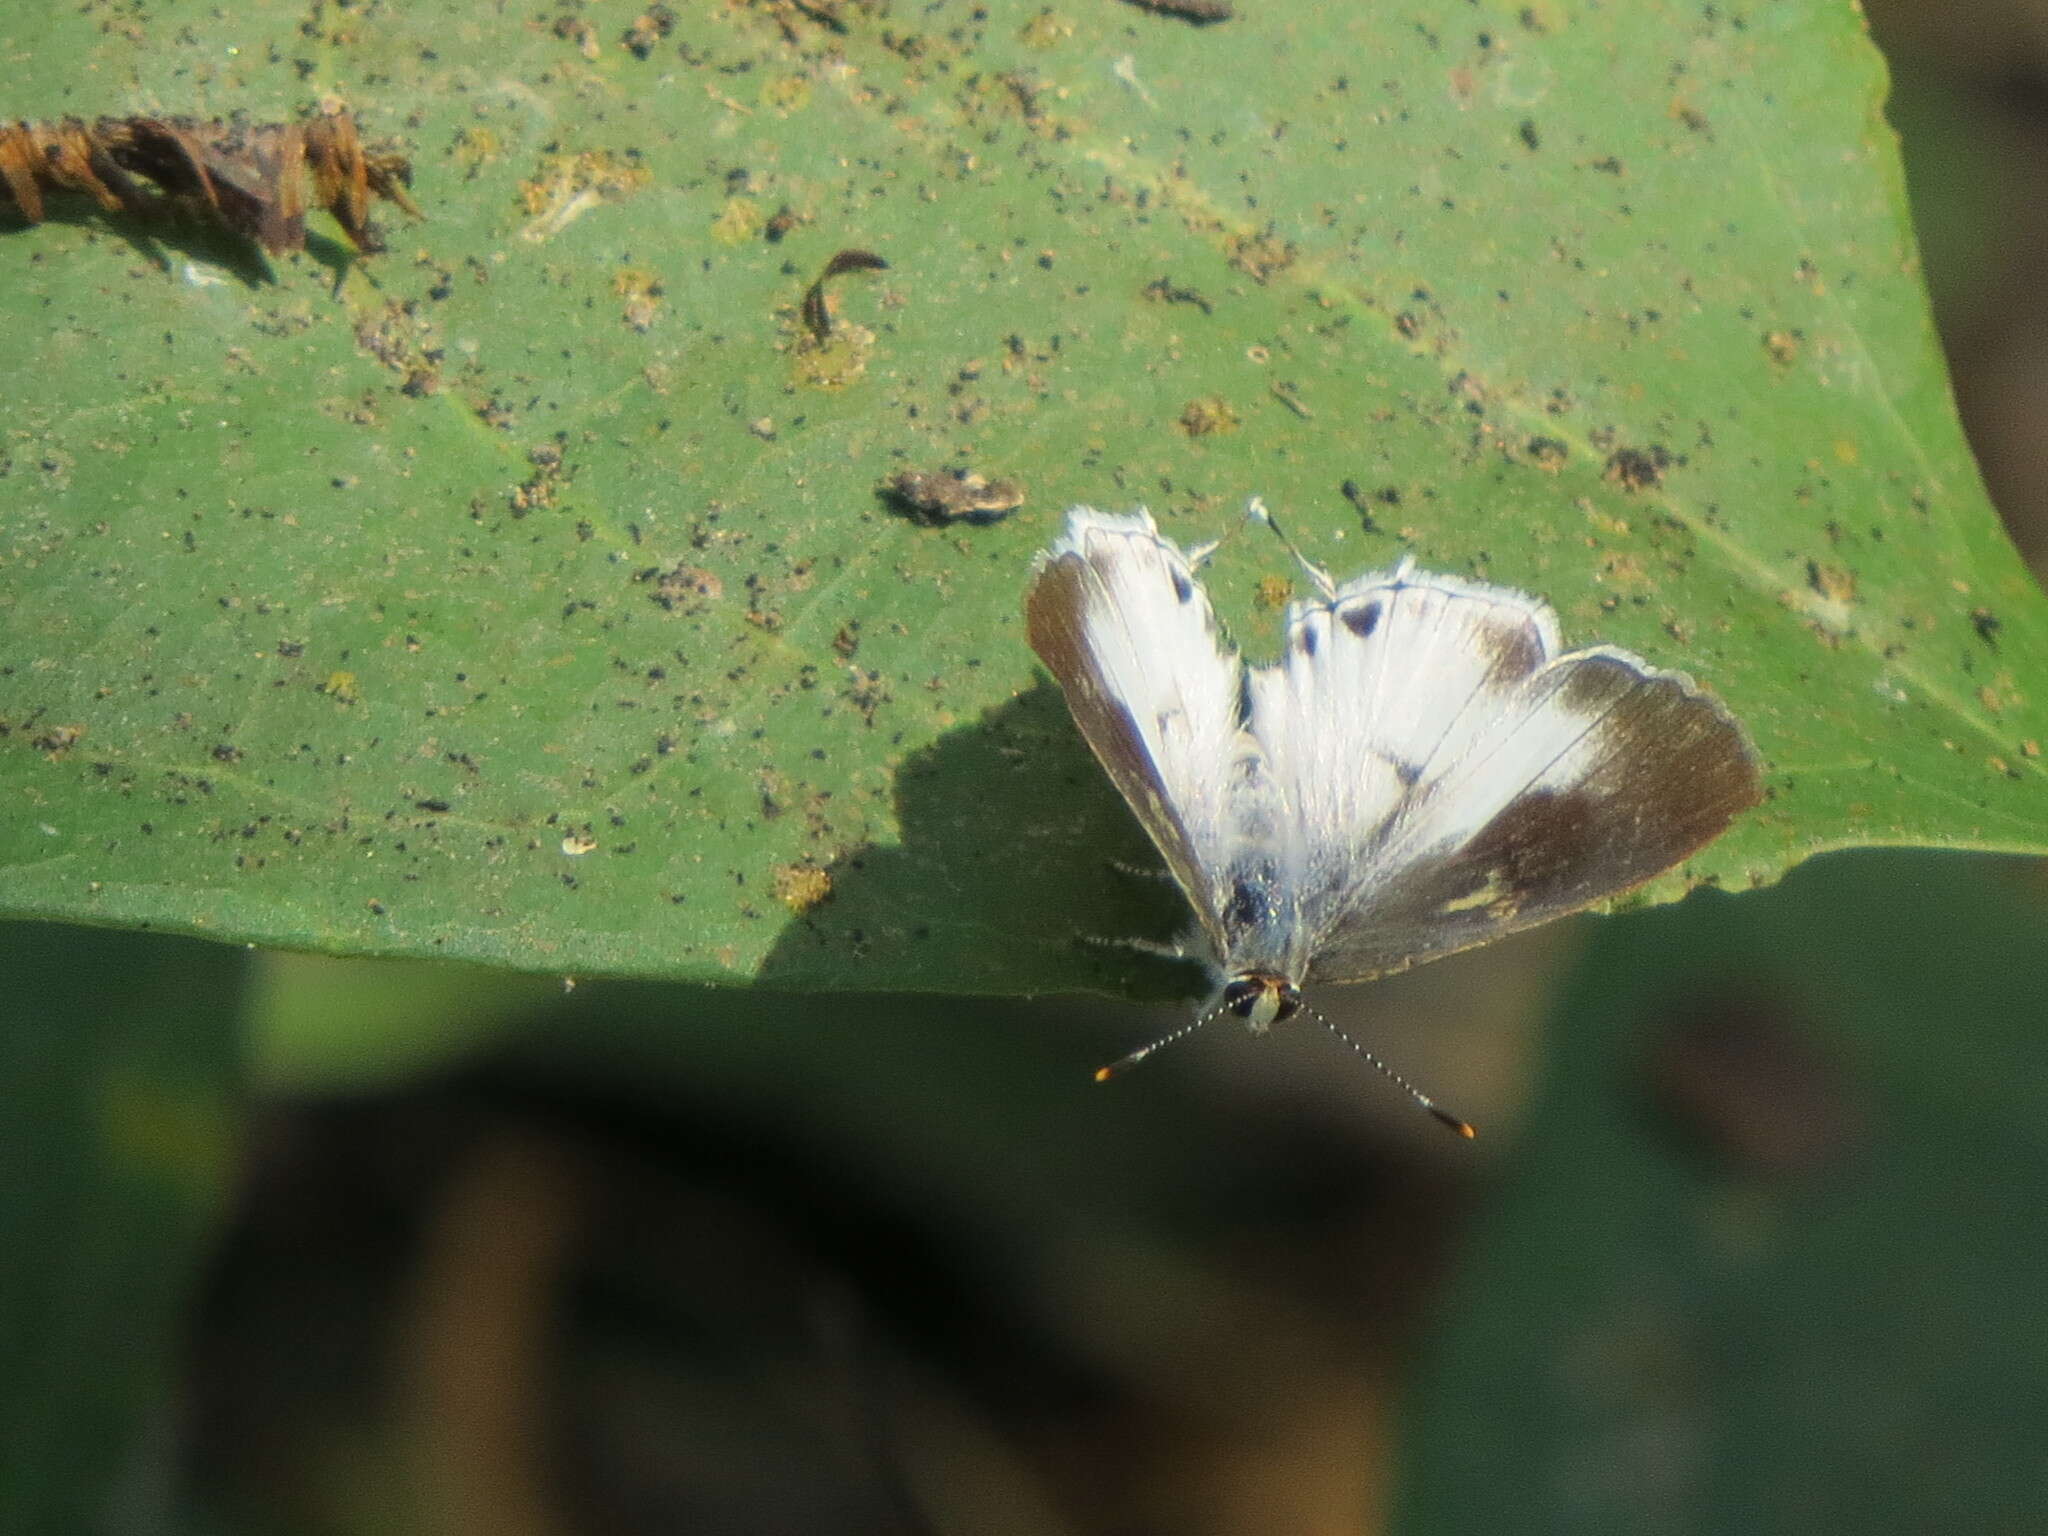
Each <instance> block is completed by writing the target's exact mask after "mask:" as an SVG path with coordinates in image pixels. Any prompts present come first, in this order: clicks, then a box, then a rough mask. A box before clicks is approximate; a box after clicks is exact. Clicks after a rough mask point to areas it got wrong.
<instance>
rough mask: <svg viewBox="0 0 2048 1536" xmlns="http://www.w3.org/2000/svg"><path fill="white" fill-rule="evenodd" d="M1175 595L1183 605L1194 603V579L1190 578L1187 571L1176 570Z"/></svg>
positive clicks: (1174, 577) (1174, 578) (1174, 573)
mask: <svg viewBox="0 0 2048 1536" xmlns="http://www.w3.org/2000/svg"><path fill="white" fill-rule="evenodd" d="M1173 595H1174V596H1175V597H1177V598H1179V599H1180V600H1181V601H1182V602H1183V603H1192V602H1193V601H1194V600H1195V583H1194V578H1193V577H1191V576H1189V575H1188V573H1187V572H1186V571H1182V570H1176V571H1174V572H1173Z"/></svg>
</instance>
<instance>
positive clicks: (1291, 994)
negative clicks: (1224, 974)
mask: <svg viewBox="0 0 2048 1536" xmlns="http://www.w3.org/2000/svg"><path fill="white" fill-rule="evenodd" d="M1221 1007H1222V1009H1223V1011H1224V1012H1225V1013H1234V1014H1236V1015H1237V1016H1238V1017H1239V1018H1240V1019H1243V1020H1244V1021H1245V1023H1246V1024H1247V1025H1249V1026H1250V1027H1251V1031H1252V1033H1253V1034H1255V1035H1263V1034H1264V1033H1265V1032H1266V1031H1267V1030H1269V1029H1271V1028H1272V1027H1273V1026H1274V1025H1275V1024H1278V1023H1281V1022H1282V1021H1283V1020H1286V1019H1289V1018H1292V1017H1293V1016H1294V1015H1295V1014H1296V1013H1298V1012H1299V1011H1300V1009H1301V988H1299V987H1297V986H1296V985H1295V984H1294V983H1293V982H1291V981H1289V980H1288V979H1287V978H1286V977H1285V976H1276V975H1274V974H1273V973H1272V972H1271V971H1246V972H1245V973H1244V974H1242V975H1239V976H1233V977H1231V978H1230V980H1228V981H1226V982H1225V983H1224V984H1223V997H1222V1002H1221Z"/></svg>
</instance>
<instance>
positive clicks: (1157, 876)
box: [1106, 859, 1173, 880]
mask: <svg viewBox="0 0 2048 1536" xmlns="http://www.w3.org/2000/svg"><path fill="white" fill-rule="evenodd" d="M1106 862H1107V863H1108V865H1109V867H1110V868H1111V869H1113V870H1115V871H1116V872H1117V873H1118V874H1120V875H1129V876H1130V877H1131V878H1132V879H1133V880H1171V879H1172V878H1173V871H1172V870H1170V869H1164V868H1161V867H1160V866H1158V865H1156V864H1127V863H1125V862H1124V861H1123V860H1122V859H1109V860H1107V861H1106Z"/></svg>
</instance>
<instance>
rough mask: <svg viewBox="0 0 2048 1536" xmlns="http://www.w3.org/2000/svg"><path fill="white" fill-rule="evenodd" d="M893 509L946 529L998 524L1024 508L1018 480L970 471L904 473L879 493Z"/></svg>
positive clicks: (878, 491)
mask: <svg viewBox="0 0 2048 1536" xmlns="http://www.w3.org/2000/svg"><path fill="white" fill-rule="evenodd" d="M876 494H877V495H879V496H880V497H881V498H882V499H883V500H884V501H885V502H887V503H888V504H889V506H890V508H891V509H892V510H894V511H896V512H899V513H901V514H902V515H903V516H905V517H907V518H909V519H911V521H913V522H918V523H923V524H925V525H926V526H927V527H931V528H942V527H944V526H945V525H946V524H948V523H973V524H977V525H978V524H984V523H997V522H1001V521H1002V520H1003V519H1004V518H1006V517H1008V516H1009V515H1010V514H1011V513H1012V512H1014V511H1016V510H1017V508H1019V507H1021V506H1023V505H1024V487H1023V486H1021V485H1019V484H1018V483H1017V482H1016V481H1015V480H1008V479H997V480H990V479H988V478H987V477H986V476H983V475H978V474H976V473H975V472H974V471H973V470H970V469H950V470H940V471H939V472H937V473H936V474H934V473H931V472H929V471H926V470H922V469H905V470H900V471H898V472H897V473H896V474H894V475H892V476H890V477H889V479H887V480H886V481H884V482H883V483H882V484H881V485H880V486H879V487H878V488H877V490H876Z"/></svg>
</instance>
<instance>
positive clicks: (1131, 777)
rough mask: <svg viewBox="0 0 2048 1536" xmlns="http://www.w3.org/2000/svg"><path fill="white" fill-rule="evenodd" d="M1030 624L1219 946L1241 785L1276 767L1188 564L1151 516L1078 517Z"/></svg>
mask: <svg viewBox="0 0 2048 1536" xmlns="http://www.w3.org/2000/svg"><path fill="white" fill-rule="evenodd" d="M1025 626H1026V630H1027V633H1028V635H1029V637H1030V641H1031V648H1032V649H1033V650H1035V651H1036V652H1037V653H1038V655H1039V658H1040V660H1042V661H1043V662H1044V663H1045V665H1046V667H1047V668H1048V669H1049V670H1050V671H1051V672H1052V675H1053V677H1054V678H1055V679H1056V680H1057V681H1058V683H1059V685H1060V688H1061V690H1062V692H1064V693H1065V695H1066V700H1067V707H1068V709H1069V710H1070V711H1071V712H1072V713H1073V716H1074V722H1075V724H1076V725H1078V726H1079V727H1080V730H1081V735H1082V737H1083V738H1084V739H1085V740H1086V741H1087V743H1088V745H1089V747H1090V748H1091V749H1093V751H1094V753H1095V756H1096V758H1097V759H1098V760H1099V761H1100V762H1101V763H1102V766H1103V768H1104V769H1105V770H1106V771H1107V772H1108V774H1109V776H1110V779H1111V781H1112V782H1114V783H1115V785H1116V787H1117V788H1118V790H1120V791H1121V792H1122V794H1123V797H1124V799H1125V800H1126V801H1127V802H1128V803H1129V805H1130V807H1131V809H1132V811H1133V812H1135V813H1136V815H1137V817H1138V820H1139V821H1140V822H1142V823H1143V824H1144V827H1145V830H1146V832H1147V833H1149V834H1150V835H1151V838H1152V841H1153V842H1154V843H1155V844H1156V845H1157V846H1158V848H1159V851H1160V853H1161V854H1163V855H1164V856H1165V859H1166V862H1167V866H1168V868H1169V869H1171V871H1172V872H1173V876H1174V878H1175V879H1176V880H1177V881H1178V882H1179V883H1180V886H1181V889H1182V890H1183V891H1184V892H1185V893H1186V895H1187V897H1188V900H1189V903H1190V904H1191V905H1192V906H1193V907H1194V909H1195V911H1196V913H1197V915H1198V916H1199V917H1200V918H1201V920H1202V923H1203V926H1204V928H1205V929H1206V930H1207V931H1208V933H1209V935H1210V938H1211V939H1212V940H1213V941H1214V942H1215V943H1216V944H1217V946H1218V948H1219V949H1220V948H1221V947H1222V946H1223V943H1224V939H1223V933H1222V926H1221V925H1222V918H1221V915H1220V913H1221V908H1222V906H1223V904H1224V903H1223V900H1222V899H1221V898H1220V897H1219V894H1218V891H1217V889H1216V887H1217V884H1218V881H1219V880H1220V879H1221V878H1222V871H1223V870H1224V867H1225V865H1226V864H1227V863H1228V862H1229V859H1230V857H1231V853H1232V849H1233V848H1234V847H1235V846H1236V845H1237V844H1238V843H1239V842H1240V841H1241V834H1240V831H1239V826H1238V823H1239V821H1240V820H1241V815H1242V808H1243V805H1244V800H1245V797H1244V791H1243V789H1242V787H1241V786H1242V785H1243V784H1244V783H1246V782H1256V781H1257V780H1259V779H1260V777H1261V776H1262V775H1263V772H1264V765H1263V759H1262V756H1261V754H1260V753H1259V750H1258V745H1257V743H1256V742H1254V741H1253V740H1252V739H1251V738H1250V737H1248V736H1246V735H1245V733H1244V731H1243V729H1242V722H1241V718H1240V716H1241V711H1242V708H1243V668H1242V666H1241V664H1240V663H1239V661H1238V658H1237V656H1236V655H1235V654H1234V653H1231V652H1226V651H1224V650H1223V648H1222V646H1221V645H1220V643H1219V640H1218V635H1217V627H1216V616H1215V613H1214V610H1212V609H1211V608H1210V606H1209V598H1208V594H1207V593H1205V592H1204V591H1203V590H1202V585H1201V583H1200V582H1199V581H1198V580H1197V579H1196V577H1195V573H1194V570H1193V567H1192V566H1191V565H1190V564H1189V562H1188V560H1187V557H1186V556H1185V555H1183V554H1182V553H1181V551H1180V550H1179V549H1178V548H1176V547H1175V546H1174V545H1173V544H1171V543H1170V542H1168V541H1167V540H1165V539H1163V538H1161V537H1160V535H1159V531H1158V529H1157V528H1156V527H1155V526H1154V525H1153V523H1152V519H1151V517H1150V516H1149V515H1147V514H1145V513H1142V512H1140V513H1138V514H1137V515H1135V516H1131V517H1112V516H1107V515H1105V514H1103V513H1099V512H1094V511H1091V510H1089V509H1087V508H1076V509H1075V510H1074V511H1073V512H1071V513H1070V514H1068V520H1067V529H1066V532H1065V533H1064V534H1062V535H1061V537H1060V538H1059V539H1058V540H1057V541H1056V542H1055V543H1054V544H1053V546H1052V547H1051V548H1050V549H1049V550H1047V551H1046V553H1045V555H1044V557H1043V558H1042V559H1041V561H1040V563H1039V568H1038V574H1037V579H1036V580H1035V581H1034V582H1033V583H1032V587H1031V591H1030V593H1029V595H1028V596H1027V597H1026V599H1025Z"/></svg>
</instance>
